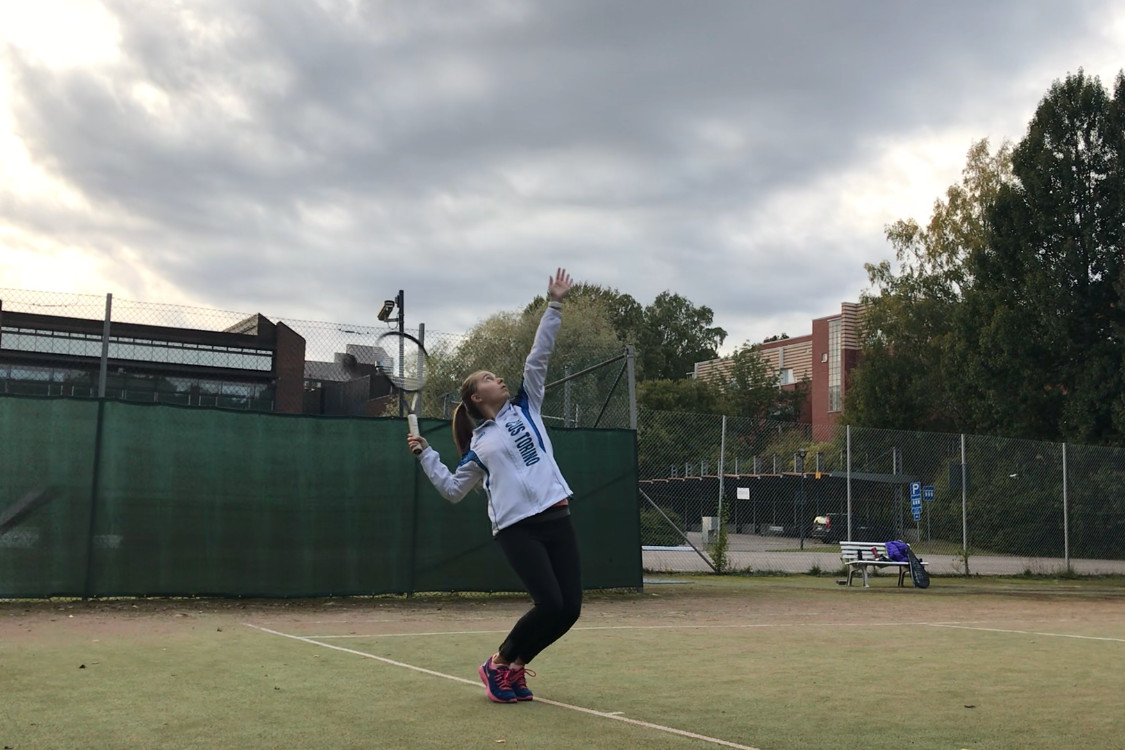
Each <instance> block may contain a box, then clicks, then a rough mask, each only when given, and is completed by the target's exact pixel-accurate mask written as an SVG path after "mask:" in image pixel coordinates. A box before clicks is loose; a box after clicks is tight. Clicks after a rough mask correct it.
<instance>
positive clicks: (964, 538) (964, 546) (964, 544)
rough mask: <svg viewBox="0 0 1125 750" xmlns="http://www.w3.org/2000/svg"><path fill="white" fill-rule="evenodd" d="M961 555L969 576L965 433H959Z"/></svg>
mask: <svg viewBox="0 0 1125 750" xmlns="http://www.w3.org/2000/svg"><path fill="white" fill-rule="evenodd" d="M961 554H962V555H963V556H964V558H965V575H966V576H968V575H969V465H968V464H967V463H965V433H963V432H962V433H961Z"/></svg>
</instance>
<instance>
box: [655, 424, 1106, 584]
mask: <svg viewBox="0 0 1125 750" xmlns="http://www.w3.org/2000/svg"><path fill="white" fill-rule="evenodd" d="M637 444H638V453H639V457H640V467H639V469H640V470H639V476H640V497H641V522H642V526H641V528H642V540H643V543H644V545H645V549H644V563H645V567H646V568H647V569H650V570H665V571H671V570H680V571H688V570H707V569H708V568H711V569H713V568H714V567H716V565H715V560H716V556H717V554H721V556H722V558H723V559H722V562H723V563H725V566H726V567H727V568H729V569H734V570H748V571H756V572H770V571H784V572H801V573H803V572H809V571H813V572H816V571H822V572H829V571H834V570H837V569H839V567H840V559H839V547H838V545H837V544H836V543H837V542H839V541H840V540H846V539H852V540H856V541H871V542H883V541H887V540H889V539H904V540H906V541H908V542H910V543H911V544H912V545H913V546H914V547H915V549H916V550H917V551H919V553H920V554H921V555H922V557H923V558H924V559H926V560H927V561H928V562H929V565H930V570H931V572H934V573H938V574H941V573H948V574H953V573H969V574H1004V575H1019V574H1027V573H1031V574H1055V573H1060V572H1061V573H1070V572H1076V573H1084V574H1100V573H1125V544H1123V540H1125V501H1123V500H1122V497H1121V488H1122V486H1125V450H1120V449H1114V448H1093V447H1086V446H1075V445H1063V444H1058V443H1046V442H1036V441H1028V440H1012V439H1004V438H989V437H979V436H970V435H965V436H962V435H947V434H937V433H925V432H903V431H889V430H873V429H857V428H849V427H828V428H825V427H817V428H815V429H814V428H812V427H810V426H809V425H796V424H790V423H779V422H770V421H764V420H744V419H733V418H724V417H719V416H711V415H697V414H678V413H668V412H653V411H648V410H643V409H642V410H641V413H640V419H639V425H638V435H637ZM720 518H721V519H724V520H725V525H724V526H723V528H724V529H725V531H726V534H725V538H724V539H723V543H724V544H725V548H724V549H722V550H721V552H720V550H719V549H718V548H717V547H716V545H717V544H719V543H720V535H719V529H720V521H719V519H720Z"/></svg>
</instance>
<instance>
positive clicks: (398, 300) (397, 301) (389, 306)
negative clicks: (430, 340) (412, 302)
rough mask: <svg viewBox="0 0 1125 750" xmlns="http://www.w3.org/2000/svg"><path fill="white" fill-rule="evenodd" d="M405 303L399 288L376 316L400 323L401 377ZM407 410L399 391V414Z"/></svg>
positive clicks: (399, 374) (401, 370)
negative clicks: (394, 316) (396, 293)
mask: <svg viewBox="0 0 1125 750" xmlns="http://www.w3.org/2000/svg"><path fill="white" fill-rule="evenodd" d="M405 305H406V293H405V292H403V291H402V290H401V289H399V290H398V296H396V297H395V298H394V299H389V300H384V302H383V307H382V309H380V310H379V314H378V315H377V316H376V317H377V318H379V320H381V321H383V322H384V323H387V322H390V321H392V320H394V321H395V322H397V323H398V332H399V334H400V335H399V338H398V373H397V374H398V377H399V379H401V378H402V376H403V369H402V364H403V363H402V359H403V357H404V356H405V353H404V352H403V348H404V345H405V340H404V339H403V338H402V335H401V334H403V333H405V332H406V328H405V324H406V318H405ZM396 307H397V308H398V317H397V318H391V313H392V312H393V311H394V309H395V308H396ZM392 374H394V373H392ZM405 410H406V401H405V399H403V397H402V394H401V393H399V394H398V415H399V417H402V416H403V414H404V413H405Z"/></svg>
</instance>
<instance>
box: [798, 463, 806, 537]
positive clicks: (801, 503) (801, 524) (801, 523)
mask: <svg viewBox="0 0 1125 750" xmlns="http://www.w3.org/2000/svg"><path fill="white" fill-rule="evenodd" d="M806 453H807V451H806V450H805V449H804V448H798V449H797V471H799V472H801V490H800V492H798V493H797V529H798V533H799V534H800V537H801V549H804V548H805V455H806Z"/></svg>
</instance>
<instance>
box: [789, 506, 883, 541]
mask: <svg viewBox="0 0 1125 750" xmlns="http://www.w3.org/2000/svg"><path fill="white" fill-rule="evenodd" d="M809 536H811V537H812V538H813V539H820V540H821V541H822V542H824V543H825V544H835V543H836V542H839V541H840V540H841V539H845V538H847V536H848V514H847V513H825V514H824V515H823V516H817V517H816V518H814V519H813V525H812V532H810V534H809ZM894 538H895V536H894V532H893V531H892V530H891V529H890V528H889V527H888V525H887V524H881V523H878V522H876V521H872V520H870V519H868V518H865V517H863V516H858V515H856V514H854V513H853V514H852V539H855V540H856V541H860V542H885V541H886V540H887V539H894Z"/></svg>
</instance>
